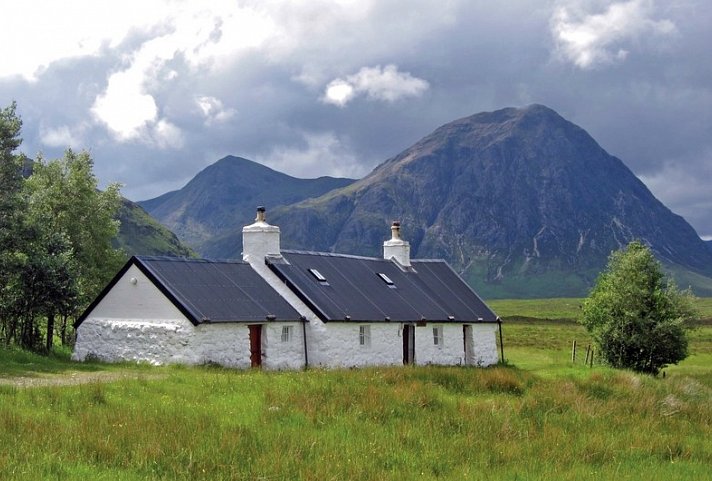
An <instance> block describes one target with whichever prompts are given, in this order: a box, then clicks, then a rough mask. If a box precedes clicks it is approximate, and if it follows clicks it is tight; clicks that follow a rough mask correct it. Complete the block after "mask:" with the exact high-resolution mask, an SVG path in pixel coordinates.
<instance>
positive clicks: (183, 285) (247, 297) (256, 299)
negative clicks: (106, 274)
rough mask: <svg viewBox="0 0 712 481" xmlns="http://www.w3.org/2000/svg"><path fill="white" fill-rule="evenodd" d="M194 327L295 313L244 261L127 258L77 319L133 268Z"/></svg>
mask: <svg viewBox="0 0 712 481" xmlns="http://www.w3.org/2000/svg"><path fill="white" fill-rule="evenodd" d="M132 265H135V266H136V267H138V269H139V270H141V272H143V273H144V274H145V275H146V276H147V277H148V278H149V279H150V280H151V282H153V284H155V285H156V287H158V289H160V291H161V292H162V293H163V294H164V295H165V296H166V297H167V298H168V299H169V300H170V301H171V302H172V303H173V304H174V305H175V306H176V307H177V308H178V309H179V310H180V311H181V312H182V313H183V314H184V315H185V316H186V317H187V318H188V319H189V320H190V321H191V322H192V323H193V324H195V325H197V324H200V323H203V322H262V321H265V320H280V321H285V320H286V321H295V320H299V319H300V318H301V317H302V316H301V315H300V314H299V313H298V312H297V311H296V310H294V309H293V308H292V307H291V306H290V305H289V304H288V303H287V301H285V300H284V299H283V298H282V297H281V296H280V295H279V294H278V293H277V292H276V291H275V290H274V289H272V287H270V285H269V284H267V282H266V281H265V280H264V279H262V277H260V275H259V274H257V273H256V272H255V271H254V270H253V269H252V267H250V265H249V264H248V263H246V262H241V261H230V262H227V261H210V260H204V259H186V258H181V257H148V256H140V257H138V256H137V257H132V258H131V259H130V260H129V261H128V262H127V263H126V265H125V266H124V267H123V268H122V269H121V271H120V272H119V273H118V274H117V275H116V276H115V277H114V279H113V280H112V281H111V282H110V283H109V285H108V286H107V287H106V288H105V289H104V291H102V293H101V294H100V295H99V296H98V297H97V299H96V300H95V301H94V302H93V303H92V305H90V306H89V307H88V308H87V310H86V311H85V312H84V314H82V316H81V317H80V318H79V319H78V320H77V322H76V326H78V325H79V324H81V322H82V321H83V320H84V319H85V318H86V317H87V316H88V315H89V313H90V312H91V311H92V310H93V309H94V307H96V305H97V304H99V302H100V301H101V300H102V299H103V298H104V296H105V295H106V294H107V293H108V292H109V291H110V290H111V288H112V287H113V286H114V285H115V284H116V283H117V282H118V281H119V279H120V278H121V277H122V276H123V275H124V274H125V273H126V271H127V270H128V269H129V268H130V267H131V266H132Z"/></svg>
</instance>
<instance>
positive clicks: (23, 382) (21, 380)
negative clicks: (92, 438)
mask: <svg viewBox="0 0 712 481" xmlns="http://www.w3.org/2000/svg"><path fill="white" fill-rule="evenodd" d="M165 377H166V374H136V373H127V372H79V371H75V372H70V373H68V374H44V375H40V376H37V377H27V376H23V377H0V385H4V386H14V387H45V386H76V385H78V384H88V383H93V382H112V381H121V380H124V379H146V380H151V379H163V378H165Z"/></svg>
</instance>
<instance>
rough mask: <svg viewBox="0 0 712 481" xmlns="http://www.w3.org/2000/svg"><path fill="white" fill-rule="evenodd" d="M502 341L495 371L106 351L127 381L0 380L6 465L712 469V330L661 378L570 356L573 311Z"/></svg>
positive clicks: (515, 473) (377, 474) (138, 471)
mask: <svg viewBox="0 0 712 481" xmlns="http://www.w3.org/2000/svg"><path fill="white" fill-rule="evenodd" d="M504 339H505V355H506V356H507V360H508V365H507V366H496V367H492V368H487V369H478V368H464V367H435V366H428V367H410V366H409V367H395V368H369V369H355V370H333V371H323V370H310V371H306V372H303V371H297V372H259V371H234V370H229V369H222V368H216V367H199V368H188V367H162V368H150V367H147V366H133V365H120V366H117V365H113V366H106V365H102V364H95V365H90V366H89V368H90V369H94V370H96V371H97V372H105V371H110V372H122V373H130V374H131V377H130V378H127V379H120V380H117V381H113V382H108V383H98V382H90V383H87V384H82V385H75V386H53V387H34V388H21V387H16V386H13V385H7V384H0V446H2V447H3V448H2V449H0V475H1V478H2V479H3V480H5V479H9V480H14V479H17V480H40V479H42V480H44V479H63V480H65V479H66V480H74V479H77V480H79V479H81V480H84V479H97V480H146V479H156V480H174V479H178V480H188V479H191V480H193V479H195V480H221V479H224V480H228V479H235V480H243V479H244V480H247V479H263V480H317V479H319V480H322V479H324V480H332V479H336V480H350V479H359V480H362V479H364V480H383V479H426V480H436V479H438V480H463V479H464V480H487V479H489V480H500V479H505V480H514V479H520V480H549V479H557V480H559V479H561V480H580V479H602V480H608V479H610V480H616V481H618V480H639V479H645V480H690V479H695V480H705V479H712V471H710V469H709V466H710V465H712V328H710V327H701V328H698V329H696V330H694V331H692V332H691V352H692V356H690V358H688V359H687V360H685V361H683V362H682V363H681V364H680V365H679V366H674V367H670V368H668V369H666V374H667V375H666V377H664V378H663V377H658V378H653V377H649V376H641V375H637V374H634V373H631V372H627V371H617V370H613V369H609V368H606V367H603V366H600V365H598V364H594V366H593V367H592V368H591V367H588V366H584V365H583V362H582V361H583V360H582V359H581V360H579V361H577V362H576V363H572V362H571V358H570V354H571V353H570V349H571V341H572V340H573V339H576V340H577V341H578V344H579V346H582V345H585V344H586V343H587V342H588V338H587V336H586V333H585V331H584V330H583V329H582V328H581V327H580V326H578V325H577V324H574V323H556V322H549V323H534V324H532V323H531V322H514V323H507V324H505V326H504ZM0 360H1V361H2V363H0V366H2V365H4V364H8V365H12V366H13V367H12V368H10V371H11V373H12V376H13V377H14V378H17V376H21V375H22V376H26V375H32V374H36V370H38V371H39V374H40V375H43V376H47V375H53V376H54V375H57V376H60V377H61V376H64V375H66V373H67V372H69V371H71V370H72V369H77V368H83V367H85V365H82V364H79V365H78V364H74V363H71V362H69V361H67V360H66V358H61V357H60V359H49V360H45V361H42V360H41V359H39V358H34V357H32V356H30V357H27V355H25V354H24V353H18V352H17V351H10V352H8V351H1V350H0ZM53 365H54V366H55V367H54V368H53V367H52V366H53ZM0 369H6V368H5V367H0ZM55 373H56V374H55ZM157 373H158V374H161V375H162V376H163V377H157V376H156V374H157Z"/></svg>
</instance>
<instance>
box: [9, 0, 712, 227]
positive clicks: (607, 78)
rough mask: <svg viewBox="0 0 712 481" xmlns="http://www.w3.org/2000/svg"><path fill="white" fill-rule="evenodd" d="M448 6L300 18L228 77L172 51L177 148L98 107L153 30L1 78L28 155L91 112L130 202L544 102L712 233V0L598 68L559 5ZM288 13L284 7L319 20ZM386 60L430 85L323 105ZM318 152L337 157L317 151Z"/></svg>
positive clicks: (227, 71) (676, 14)
mask: <svg viewBox="0 0 712 481" xmlns="http://www.w3.org/2000/svg"><path fill="white" fill-rule="evenodd" d="M441 5H442V2H426V1H420V2H417V3H414V2H412V3H409V8H408V9H405V10H404V8H403V4H402V3H401V2H396V1H392V2H388V1H379V2H376V4H375V6H374V11H375V13H373V14H372V15H371V16H370V17H369V18H367V19H351V20H349V21H348V22H345V23H334V24H330V23H329V22H328V21H327V20H330V19H333V18H334V17H329V16H328V15H327V16H325V17H323V18H322V17H320V18H322V20H323V23H322V24H320V25H319V26H318V28H316V26H310V25H309V24H307V23H305V24H300V25H296V26H293V27H291V28H295V29H299V30H301V31H306V33H305V34H303V37H302V43H301V44H300V45H299V46H297V47H294V46H291V47H290V48H291V50H290V49H289V48H287V47H286V46H284V45H282V46H281V47H280V46H279V45H271V46H270V50H262V49H255V50H253V51H251V52H248V53H245V54H242V55H241V56H239V57H237V58H236V60H235V61H234V62H231V63H228V64H226V65H223V66H222V67H221V69H220V70H219V73H218V74H215V73H212V72H207V71H206V72H197V73H196V72H194V71H193V70H191V69H190V68H189V67H188V65H187V64H186V63H185V61H184V59H182V58H181V57H180V56H176V57H175V58H173V59H171V60H169V61H167V62H166V63H165V65H164V66H163V70H162V71H163V72H164V73H165V72H175V74H173V76H166V75H163V76H161V77H160V80H159V81H156V82H153V83H151V84H150V85H148V86H147V89H148V90H149V92H150V94H151V95H152V96H153V97H154V98H155V100H156V104H157V105H158V108H159V117H160V118H165V119H167V120H168V121H169V122H171V123H172V124H174V125H176V126H177V127H178V128H180V131H181V132H182V147H180V148H179V149H171V148H164V149H160V148H158V147H157V146H154V145H147V144H142V143H140V142H125V143H116V142H115V141H114V140H113V139H112V138H111V136H110V135H109V134H108V132H107V131H106V129H105V128H103V127H102V126H101V125H98V124H96V123H95V122H94V121H93V120H92V119H91V116H90V115H89V109H90V107H91V105H92V103H93V101H94V99H95V97H96V95H98V94H99V93H101V92H102V91H103V89H104V88H105V87H106V82H107V78H108V75H109V74H110V73H111V72H112V71H115V70H117V69H118V68H119V67H120V65H121V58H122V57H121V55H122V54H123V53H126V52H130V51H131V49H134V48H135V47H136V46H137V45H138V44H139V43H140V41H141V40H144V39H145V38H147V37H146V35H148V34H147V33H146V32H144V33H142V34H141V35H142V37H141V38H139V37H135V38H134V37H131V38H129V39H127V40H126V41H125V42H124V44H122V45H121V46H120V47H119V48H117V49H116V50H115V51H111V52H106V53H107V54H108V56H100V57H93V58H87V59H82V60H72V61H66V62H62V63H61V64H55V65H53V66H52V67H51V68H50V69H49V70H48V72H47V73H46V74H45V75H43V76H41V77H40V79H39V81H38V82H37V83H36V84H28V83H26V82H23V81H9V80H0V95H1V96H2V98H6V99H12V98H15V99H17V101H18V103H19V109H20V113H21V114H22V115H23V118H24V120H25V131H24V132H25V143H26V150H27V149H29V152H35V151H37V150H44V151H45V153H46V154H48V155H49V154H53V155H61V149H54V150H53V149H51V148H49V147H47V146H43V145H42V144H41V141H40V136H41V128H40V126H43V128H45V129H47V128H58V127H61V126H70V127H71V126H74V125H80V124H82V122H88V123H89V124H88V127H84V129H85V130H84V131H83V132H82V136H83V139H84V140H85V142H86V144H85V145H84V146H74V147H77V148H81V147H88V148H91V150H92V153H93V155H94V158H95V161H96V170H97V173H98V174H99V176H100V177H101V178H102V180H103V181H104V182H108V181H114V180H116V181H120V182H123V183H125V184H126V188H125V189H124V191H125V193H126V194H127V195H128V196H129V197H130V198H133V199H144V198H149V197H152V196H155V195H159V194H161V193H163V192H165V191H166V190H168V189H174V188H178V187H180V186H181V184H182V183H184V182H186V181H187V180H188V179H190V178H191V177H192V176H193V175H195V174H196V173H197V172H198V171H199V170H201V169H202V168H204V167H206V166H207V165H208V164H210V163H212V162H214V161H215V160H217V159H218V158H220V157H222V156H224V155H227V154H234V155H242V156H244V157H247V158H252V159H259V160H260V161H263V162H265V163H267V164H271V165H272V166H273V167H276V168H280V169H284V170H287V171H289V172H291V173H295V174H298V175H302V176H319V175H326V174H332V173H338V172H346V171H348V172H353V173H354V175H363V174H365V173H367V172H368V171H369V170H370V169H372V168H373V167H375V166H376V165H377V164H378V163H380V162H382V161H383V160H385V159H387V158H389V157H391V156H393V155H395V154H397V153H398V152H400V151H401V150H403V149H404V148H406V147H408V146H409V145H411V144H412V143H413V142H415V141H417V140H418V139H419V138H421V137H422V136H424V135H426V134H428V133H429V132H430V131H432V130H433V129H435V128H436V127H438V126H439V125H441V124H443V123H446V122H448V121H451V120H453V119H455V118H459V117H463V116H467V115H471V114H474V113H476V112H479V111H483V110H494V109H498V108H502V107H506V106H522V105H526V104H529V103H535V102H536V103H542V104H545V105H548V106H550V107H552V108H554V109H555V110H557V111H558V112H559V113H560V114H562V115H563V116H564V117H566V118H568V119H569V120H571V121H573V122H575V123H577V124H578V125H580V126H581V127H583V128H584V129H586V130H587V131H588V132H589V133H591V135H592V136H593V137H594V138H595V139H596V140H597V141H598V142H599V143H600V144H601V145H602V146H603V147H604V148H605V149H606V150H608V151H609V152H610V153H612V154H614V155H616V156H618V157H620V158H621V159H622V160H623V161H624V162H625V163H626V164H627V165H628V166H629V167H630V168H631V169H632V170H633V171H634V172H635V173H636V174H638V175H640V176H643V178H644V179H645V180H646V182H648V185H649V186H650V187H651V190H652V191H653V193H654V194H656V195H657V196H658V197H659V198H660V199H661V200H662V201H663V202H665V203H666V204H667V205H668V206H669V207H671V208H672V209H673V210H674V211H676V212H678V213H680V214H683V215H685V216H686V218H687V219H688V221H690V222H691V223H692V224H693V226H694V227H696V228H697V230H698V232H699V233H700V234H701V235H712V227H710V226H712V209H710V208H709V205H710V202H712V200H711V199H712V194H710V193H709V192H708V190H709V189H708V188H707V187H706V186H705V185H704V183H703V182H692V181H691V180H690V179H700V178H709V170H708V169H709V167H707V166H708V165H710V163H711V162H712V159H711V158H710V152H712V138H711V137H710V135H709V133H710V132H712V62H710V61H709V60H708V59H709V58H710V57H709V45H711V44H712V31H710V29H709V24H710V22H712V5H707V4H706V3H703V2H684V1H678V2H671V3H668V2H660V1H658V2H654V3H653V2H649V5H650V8H651V9H652V10H651V11H650V16H651V18H653V19H669V21H671V22H673V23H674V24H675V26H676V29H677V32H676V34H675V35H674V36H671V35H669V36H665V38H664V39H663V40H662V41H661V39H660V38H655V39H653V38H647V37H645V36H643V37H642V38H641V39H640V40H638V41H640V42H645V48H640V49H635V50H632V51H631V54H630V55H628V56H627V57H626V58H625V59H624V60H623V61H620V62H615V63H612V64H608V65H605V66H602V67H601V68H598V69H593V70H581V69H579V68H577V67H575V66H573V65H571V64H570V63H562V62H560V61H559V60H558V59H557V57H556V41H555V38H554V37H553V36H552V34H551V16H552V14H553V12H554V11H555V8H556V7H557V6H558V5H560V3H559V2H555V1H548V2H540V1H533V0H532V1H525V0H521V1H511V2H499V3H494V2H485V1H480V2H464V1H463V2H452V3H449V4H448V9H447V10H446V9H443V7H442V6H441ZM289 8H292V9H296V8H297V7H295V6H291V7H289ZM289 8H288V9H287V10H286V11H285V13H284V15H288V14H290V15H292V17H293V18H295V19H307V18H309V16H308V15H306V14H301V16H300V14H299V12H298V11H293V12H291V13H290V11H289ZM314 15H316V13H314ZM303 21H304V22H306V20H303ZM311 27H314V28H311ZM287 40H289V39H287ZM285 41H286V40H285ZM285 52H288V53H285ZM389 64H393V65H397V67H398V71H399V72H409V73H410V74H411V75H412V76H413V77H416V78H419V79H423V80H424V81H427V82H428V85H429V87H428V89H427V90H426V91H424V92H422V94H421V96H419V97H408V98H404V99H399V100H397V101H394V102H388V101H379V100H377V99H375V100H374V99H369V98H367V97H365V96H362V97H358V98H354V99H353V100H352V101H351V102H349V103H348V104H347V105H346V106H345V107H344V108H337V107H335V106H333V105H327V104H324V103H323V102H321V101H320V100H319V99H320V97H321V96H322V95H323V92H324V89H325V87H326V86H327V85H328V83H329V82H330V81H331V80H333V79H335V78H346V77H347V76H349V75H353V74H354V73H356V72H359V71H360V70H361V69H362V68H364V67H373V66H376V65H381V66H385V65H389ZM307 80H308V81H307ZM201 96H204V97H211V98H214V99H217V100H219V102H221V103H222V106H223V107H224V108H225V109H230V110H231V112H232V115H230V116H228V117H227V118H225V119H223V120H222V121H220V122H212V123H210V122H206V117H205V115H204V114H203V113H202V112H201V110H200V108H199V107H198V105H197V104H196V102H195V99H196V98H197V97H201ZM8 102H9V100H8ZM6 103H7V102H6ZM319 148H321V149H322V150H323V152H322V154H323V153H324V152H326V154H329V153H330V154H329V155H332V156H334V157H335V158H334V159H333V160H332V161H330V162H326V161H322V162H315V160H314V159H318V158H319V157H318V155H319V152H318V151H317V150H318V149H319ZM326 154H324V155H326ZM325 168H326V169H329V170H327V171H324V170H322V169H325ZM676 171H679V172H683V173H685V175H679V176H677V177H676V180H675V183H674V184H670V185H669V184H666V183H665V182H663V181H659V180H656V179H663V178H670V175H669V173H670V172H676ZM666 172H667V173H668V175H666V176H665V175H664V174H665V173H666ZM661 175H663V177H660V176H661ZM656 176H657V177H656Z"/></svg>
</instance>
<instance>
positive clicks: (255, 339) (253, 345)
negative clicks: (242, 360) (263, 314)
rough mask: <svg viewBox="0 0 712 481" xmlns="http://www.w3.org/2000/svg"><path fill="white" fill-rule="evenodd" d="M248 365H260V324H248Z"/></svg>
mask: <svg viewBox="0 0 712 481" xmlns="http://www.w3.org/2000/svg"><path fill="white" fill-rule="evenodd" d="M247 327H248V328H249V329H250V366H251V367H261V366H262V325H261V324H250V325H248V326H247Z"/></svg>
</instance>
